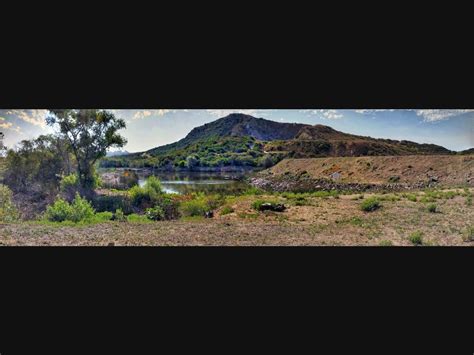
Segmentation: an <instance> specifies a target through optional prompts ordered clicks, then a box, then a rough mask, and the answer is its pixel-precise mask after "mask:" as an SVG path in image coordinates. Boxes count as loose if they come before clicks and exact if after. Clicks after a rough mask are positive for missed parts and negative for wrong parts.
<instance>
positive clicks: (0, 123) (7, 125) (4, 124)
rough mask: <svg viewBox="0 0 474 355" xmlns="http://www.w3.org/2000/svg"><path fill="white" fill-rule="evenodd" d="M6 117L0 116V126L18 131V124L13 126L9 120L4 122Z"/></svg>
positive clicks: (19, 129)
mask: <svg viewBox="0 0 474 355" xmlns="http://www.w3.org/2000/svg"><path fill="white" fill-rule="evenodd" d="M5 121H6V119H5V118H4V117H0V128H1V129H9V130H12V131H15V132H18V133H20V132H21V128H20V127H18V126H15V127H14V126H13V123H11V122H5Z"/></svg>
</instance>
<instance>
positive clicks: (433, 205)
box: [426, 203, 438, 213]
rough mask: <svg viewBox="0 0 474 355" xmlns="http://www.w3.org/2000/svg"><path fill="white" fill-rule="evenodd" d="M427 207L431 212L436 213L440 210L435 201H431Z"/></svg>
mask: <svg viewBox="0 0 474 355" xmlns="http://www.w3.org/2000/svg"><path fill="white" fill-rule="evenodd" d="M426 209H427V210H428V212H430V213H436V212H437V211H438V207H437V206H436V204H434V203H430V204H429V205H428V206H427V207H426Z"/></svg>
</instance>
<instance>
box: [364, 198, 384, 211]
mask: <svg viewBox="0 0 474 355" xmlns="http://www.w3.org/2000/svg"><path fill="white" fill-rule="evenodd" d="M380 207H381V205H380V202H379V200H378V199H377V198H376V197H369V198H367V199H365V200H364V201H363V202H362V203H361V204H360V209H361V210H362V211H365V212H372V211H375V210H376V209H378V208H380Z"/></svg>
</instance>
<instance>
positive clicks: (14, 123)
mask: <svg viewBox="0 0 474 355" xmlns="http://www.w3.org/2000/svg"><path fill="white" fill-rule="evenodd" d="M111 111H113V112H114V113H115V114H116V115H117V116H119V117H122V118H124V119H125V120H126V122H127V129H125V130H123V131H122V134H123V135H124V136H125V137H126V138H127V139H128V144H127V146H126V147H125V149H126V150H128V151H130V152H136V151H144V150H147V149H150V148H153V147H157V146H160V145H163V144H167V143H172V142H175V141H177V140H178V139H181V138H183V137H185V136H186V134H188V133H189V131H191V129H193V128H194V127H197V126H200V125H203V124H204V123H208V122H211V121H214V120H216V119H218V118H220V117H223V116H225V115H227V114H230V113H233V112H242V113H246V114H250V115H253V116H255V117H263V118H266V119H269V120H273V121H279V122H299V123H307V124H324V125H328V126H331V127H333V128H335V129H337V130H340V131H343V132H347V133H353V134H359V135H364V136H372V137H375V138H391V139H399V140H401V139H405V140H411V141H415V142H419V143H434V144H439V145H442V146H444V147H446V148H448V149H452V150H463V149H467V148H472V147H474V110H457V109H453V110H439V109H426V110H398V109H396V110H393V109H385V110H372V109H364V110H361V109H358V110H335V109H314V110H276V109H272V110H254V109H252V110H240V109H239V110H228V109H223V110H167V109H145V110H115V109H112V110H111ZM45 115H46V110H9V109H0V132H3V133H4V134H5V144H6V145H7V146H8V147H13V146H14V145H15V144H16V143H18V142H19V141H21V140H23V139H31V138H34V137H37V136H38V135H40V134H45V133H51V132H52V128H51V127H47V126H46V123H45V119H44V118H45Z"/></svg>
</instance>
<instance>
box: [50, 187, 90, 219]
mask: <svg viewBox="0 0 474 355" xmlns="http://www.w3.org/2000/svg"><path fill="white" fill-rule="evenodd" d="M94 216H95V210H94V208H93V207H92V206H91V204H90V203H89V201H87V200H86V199H84V198H82V197H81V196H80V195H79V194H78V193H77V194H76V197H75V198H74V201H73V202H72V204H69V203H68V202H67V201H65V200H63V199H62V198H58V199H57V200H56V201H55V202H54V203H53V204H52V205H50V206H48V208H47V209H46V214H45V217H46V219H47V220H49V221H51V222H64V221H71V222H75V223H78V222H82V221H88V220H92V219H93V217H94Z"/></svg>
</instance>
